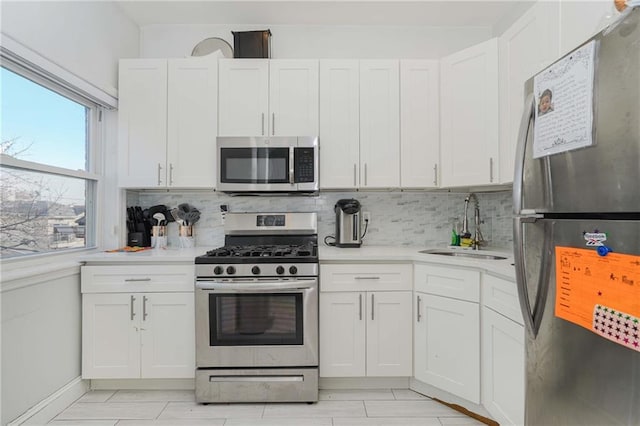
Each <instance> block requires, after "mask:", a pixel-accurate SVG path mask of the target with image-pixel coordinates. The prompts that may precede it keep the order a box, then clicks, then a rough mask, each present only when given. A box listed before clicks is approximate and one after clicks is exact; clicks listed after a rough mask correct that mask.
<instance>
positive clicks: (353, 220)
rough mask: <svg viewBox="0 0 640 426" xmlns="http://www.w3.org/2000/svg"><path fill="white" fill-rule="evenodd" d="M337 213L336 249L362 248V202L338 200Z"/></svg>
mask: <svg viewBox="0 0 640 426" xmlns="http://www.w3.org/2000/svg"><path fill="white" fill-rule="evenodd" d="M333 211H334V212H335V213H336V242H335V245H336V247H360V245H362V238H361V236H360V216H361V213H360V202H359V201H358V200H354V199H353V198H348V199H343V200H338V202H337V203H336V205H335V206H334V207H333Z"/></svg>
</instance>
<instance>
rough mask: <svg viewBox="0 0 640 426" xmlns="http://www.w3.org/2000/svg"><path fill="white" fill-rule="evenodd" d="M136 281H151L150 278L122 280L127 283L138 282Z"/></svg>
mask: <svg viewBox="0 0 640 426" xmlns="http://www.w3.org/2000/svg"><path fill="white" fill-rule="evenodd" d="M138 281H151V278H127V279H125V280H124V282H127V283H131V282H138Z"/></svg>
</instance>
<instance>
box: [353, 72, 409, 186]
mask: <svg viewBox="0 0 640 426" xmlns="http://www.w3.org/2000/svg"><path fill="white" fill-rule="evenodd" d="M399 74H400V73H399V62H398V61H396V60H366V61H360V164H361V165H362V167H361V169H360V187H361V188H389V187H396V188H397V187H399V186H400V80H399V78H400V76H399Z"/></svg>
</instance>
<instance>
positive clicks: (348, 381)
mask: <svg viewBox="0 0 640 426" xmlns="http://www.w3.org/2000/svg"><path fill="white" fill-rule="evenodd" d="M318 387H319V388H320V389H409V378H408V377H320V379H319V381H318Z"/></svg>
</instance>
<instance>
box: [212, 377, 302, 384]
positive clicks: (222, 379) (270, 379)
mask: <svg viewBox="0 0 640 426" xmlns="http://www.w3.org/2000/svg"><path fill="white" fill-rule="evenodd" d="M209 382H210V383H211V382H304V376H209Z"/></svg>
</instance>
